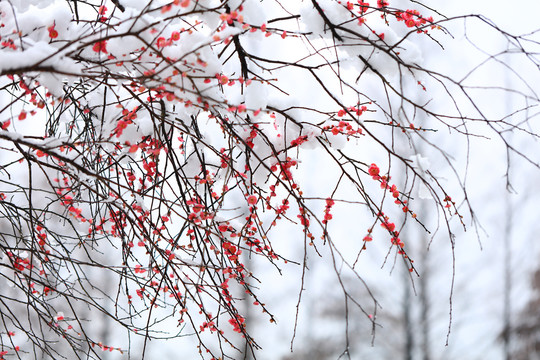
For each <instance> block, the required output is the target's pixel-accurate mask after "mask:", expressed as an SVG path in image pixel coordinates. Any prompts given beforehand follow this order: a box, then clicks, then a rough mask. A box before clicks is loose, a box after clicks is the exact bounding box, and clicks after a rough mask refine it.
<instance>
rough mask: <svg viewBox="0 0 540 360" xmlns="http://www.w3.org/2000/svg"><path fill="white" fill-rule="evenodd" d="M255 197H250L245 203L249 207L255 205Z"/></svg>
mask: <svg viewBox="0 0 540 360" xmlns="http://www.w3.org/2000/svg"><path fill="white" fill-rule="evenodd" d="M257 200H258V199H257V197H256V196H255V195H250V196H248V198H247V202H248V204H249V205H255V204H256V203H257Z"/></svg>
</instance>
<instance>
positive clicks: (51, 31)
mask: <svg viewBox="0 0 540 360" xmlns="http://www.w3.org/2000/svg"><path fill="white" fill-rule="evenodd" d="M47 30H49V37H50V38H51V39H56V38H57V37H58V31H56V29H55V28H54V25H51V26H49V27H48V28H47Z"/></svg>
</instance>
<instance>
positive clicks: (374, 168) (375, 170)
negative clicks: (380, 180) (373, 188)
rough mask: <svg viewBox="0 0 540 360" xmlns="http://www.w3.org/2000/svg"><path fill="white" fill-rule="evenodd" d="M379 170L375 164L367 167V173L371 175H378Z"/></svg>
mask: <svg viewBox="0 0 540 360" xmlns="http://www.w3.org/2000/svg"><path fill="white" fill-rule="evenodd" d="M379 172H380V170H379V167H378V166H377V165H376V164H371V166H370V167H369V169H368V173H369V175H371V176H373V177H378V176H379Z"/></svg>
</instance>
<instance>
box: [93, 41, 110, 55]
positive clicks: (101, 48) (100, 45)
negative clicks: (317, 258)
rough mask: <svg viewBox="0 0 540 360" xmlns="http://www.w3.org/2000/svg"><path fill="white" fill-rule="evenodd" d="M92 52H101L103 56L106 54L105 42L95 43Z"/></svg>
mask: <svg viewBox="0 0 540 360" xmlns="http://www.w3.org/2000/svg"><path fill="white" fill-rule="evenodd" d="M92 50H94V51H95V52H97V53H99V52H102V53H104V54H107V41H106V40H102V41H98V42H97V43H95V44H94V46H93V47H92Z"/></svg>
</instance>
